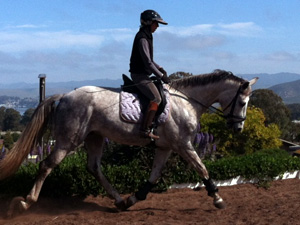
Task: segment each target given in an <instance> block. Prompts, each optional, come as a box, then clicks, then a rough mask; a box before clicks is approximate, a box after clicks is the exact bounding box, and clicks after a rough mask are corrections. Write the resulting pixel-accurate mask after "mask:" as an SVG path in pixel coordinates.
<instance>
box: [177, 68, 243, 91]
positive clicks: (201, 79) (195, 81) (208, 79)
mask: <svg viewBox="0 0 300 225" xmlns="http://www.w3.org/2000/svg"><path fill="white" fill-rule="evenodd" d="M221 80H231V81H234V82H238V83H244V82H245V80H244V79H242V78H240V77H237V76H235V75H233V73H231V72H229V71H225V70H214V71H213V72H212V73H208V74H200V75H196V76H190V77H185V78H182V79H177V80H173V81H172V83H171V86H172V87H174V88H176V87H187V86H189V87H193V86H198V85H206V84H210V83H215V82H218V81H221Z"/></svg>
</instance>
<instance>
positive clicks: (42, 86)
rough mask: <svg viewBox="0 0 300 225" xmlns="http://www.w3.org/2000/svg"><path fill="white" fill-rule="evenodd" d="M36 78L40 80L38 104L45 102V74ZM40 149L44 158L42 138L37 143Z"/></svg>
mask: <svg viewBox="0 0 300 225" xmlns="http://www.w3.org/2000/svg"><path fill="white" fill-rule="evenodd" d="M38 78H39V79H40V103H41V102H43V101H44V100H45V92H46V74H44V73H41V74H39V76H38ZM39 145H40V147H41V148H42V153H43V156H45V151H46V150H45V149H44V140H43V137H42V139H41V141H40V143H39ZM43 156H41V160H43Z"/></svg>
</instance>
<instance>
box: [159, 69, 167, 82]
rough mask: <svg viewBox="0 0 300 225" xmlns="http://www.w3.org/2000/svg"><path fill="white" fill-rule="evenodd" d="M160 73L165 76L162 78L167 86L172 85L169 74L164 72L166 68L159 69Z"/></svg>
mask: <svg viewBox="0 0 300 225" xmlns="http://www.w3.org/2000/svg"><path fill="white" fill-rule="evenodd" d="M159 71H160V72H162V74H163V76H162V77H161V80H162V81H163V82H164V83H165V84H169V83H170V78H169V77H168V75H167V72H166V71H165V70H164V68H162V67H161V68H159Z"/></svg>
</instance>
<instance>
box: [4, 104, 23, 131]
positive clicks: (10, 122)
mask: <svg viewBox="0 0 300 225" xmlns="http://www.w3.org/2000/svg"><path fill="white" fill-rule="evenodd" d="M20 120H21V115H20V113H19V112H18V111H17V110H15V109H11V108H9V109H6V110H5V115H4V120H3V130H4V131H7V130H19V128H20Z"/></svg>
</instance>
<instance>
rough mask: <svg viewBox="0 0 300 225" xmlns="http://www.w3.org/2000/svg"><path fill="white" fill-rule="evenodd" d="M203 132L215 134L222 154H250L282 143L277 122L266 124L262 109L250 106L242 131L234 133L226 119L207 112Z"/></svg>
mask: <svg viewBox="0 0 300 225" xmlns="http://www.w3.org/2000/svg"><path fill="white" fill-rule="evenodd" d="M200 123H201V130H202V132H209V133H211V134H213V135H214V137H215V140H216V142H217V149H218V152H219V153H220V154H221V155H224V156H228V155H241V154H250V153H253V152H256V151H258V150H261V149H270V148H278V147H279V146H280V145H281V141H280V140H279V137H280V130H279V128H278V126H277V125H276V124H269V125H265V116H264V114H263V112H262V110H261V109H259V108H256V107H249V108H248V110H247V119H246V121H245V126H244V130H243V132H242V133H234V132H233V131H232V130H230V129H228V128H227V127H226V120H225V119H223V118H222V117H220V116H218V115H217V114H211V113H205V114H203V115H202V117H201V120H200Z"/></svg>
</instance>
